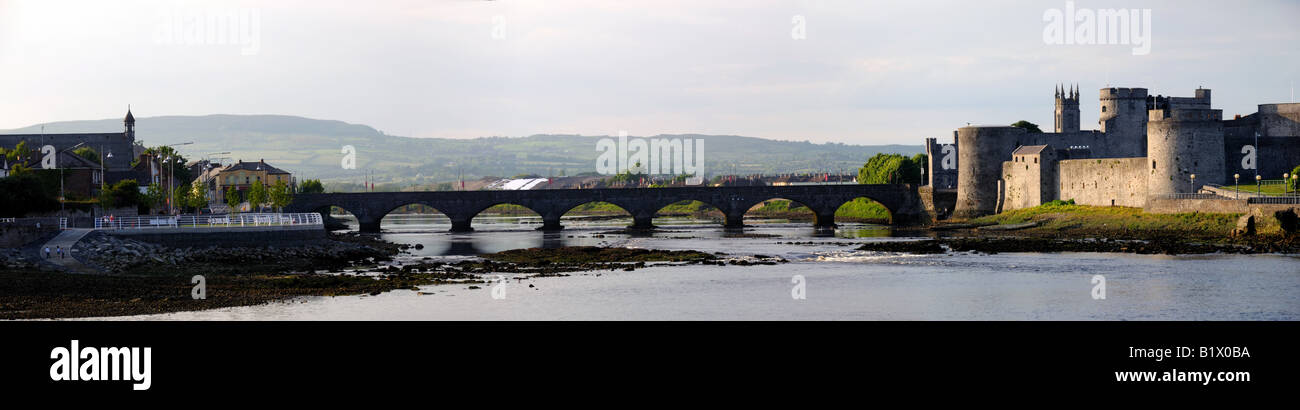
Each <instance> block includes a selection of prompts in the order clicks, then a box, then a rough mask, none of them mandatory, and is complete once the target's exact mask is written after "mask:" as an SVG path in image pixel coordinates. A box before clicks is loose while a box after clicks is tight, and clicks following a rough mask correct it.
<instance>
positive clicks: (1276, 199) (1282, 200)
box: [1246, 195, 1300, 204]
mask: <svg viewBox="0 0 1300 410" xmlns="http://www.w3.org/2000/svg"><path fill="white" fill-rule="evenodd" d="M1246 203H1248V204H1300V196H1296V195H1290V196H1258V197H1254V198H1247V199H1246Z"/></svg>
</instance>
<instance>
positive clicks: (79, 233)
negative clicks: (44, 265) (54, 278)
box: [40, 229, 99, 273]
mask: <svg viewBox="0 0 1300 410" xmlns="http://www.w3.org/2000/svg"><path fill="white" fill-rule="evenodd" d="M91 231H93V230H92V229H67V230H64V231H63V232H60V233H59V236H55V237H54V239H50V241H49V242H46V243H45V245H41V248H40V253H41V259H44V260H45V261H46V262H49V263H52V264H54V265H56V266H59V267H62V268H63V269H64V270H67V271H69V272H73V273H99V271H96V270H95V269H94V268H91V267H89V266H86V264H83V263H81V261H79V260H77V258H75V257H73V253H72V252H73V251H72V249H73V247H75V246H76V245H77V242H78V241H80V240H81V238H83V237H85V236H86V234H89V233H90V232H91ZM56 247H60V248H63V257H62V258H60V257H59V253H58V251H56V250H55V249H57V248H56ZM45 248H49V249H50V256H49V258H46V257H45Z"/></svg>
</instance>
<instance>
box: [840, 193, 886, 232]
mask: <svg viewBox="0 0 1300 410" xmlns="http://www.w3.org/2000/svg"><path fill="white" fill-rule="evenodd" d="M834 217H835V219H837V220H841V221H854V222H864V223H874V224H882V225H888V224H891V223H893V220H894V210H893V209H890V208H889V205H886V204H884V203H883V202H880V201H877V200H875V199H873V198H871V197H868V196H864V195H859V196H856V197H853V198H849V199H848V200H846V201H844V202H843V203H841V204H840V205H839V206H837V207H835V212H834Z"/></svg>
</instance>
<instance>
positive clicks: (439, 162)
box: [0, 115, 923, 186]
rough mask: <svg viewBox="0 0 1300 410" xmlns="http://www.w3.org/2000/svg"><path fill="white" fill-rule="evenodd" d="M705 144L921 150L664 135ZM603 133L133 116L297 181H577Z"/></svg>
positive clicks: (838, 162)
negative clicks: (351, 163) (349, 161)
mask: <svg viewBox="0 0 1300 410" xmlns="http://www.w3.org/2000/svg"><path fill="white" fill-rule="evenodd" d="M42 125H44V126H45V132H46V133H63V132H111V131H117V130H121V129H122V120H121V119H108V120H90V121H65V122H54V123H48V124H37V125H33V126H30V127H26V128H20V129H15V130H7V131H0V133H39V132H41V126H42ZM656 137H674V138H703V139H704V141H705V142H704V144H705V158H704V159H705V164H704V167H705V172H706V173H708V174H754V173H764V174H775V173H800V172H827V171H829V172H837V171H841V170H842V171H843V172H856V169H857V168H858V167H861V166H862V164H863V163H865V162H866V161H867V158H869V157H871V156H872V155H875V154H876V153H878V152H888V153H900V154H907V155H912V154H916V153H919V152H923V148H922V146H921V145H846V144H839V143H826V144H812V143H808V142H794V141H775V140H768V139H762V138H752V137H741V136H734V135H695V134H689V135H672V136H666V135H659V136H656ZM600 138H605V136H580V135H533V136H528V137H514V138H507V137H485V138H473V139H449V138H409V137H398V136H392V135H387V134H384V133H382V132H380V131H379V130H376V129H374V128H372V127H369V126H366V125H360V124H349V123H346V122H342V121H330V120H316V119H310V118H302V117H293V116H283V115H206V116H164V117H148V118H143V117H142V118H137V122H136V140H137V141H140V142H142V143H143V144H144V145H146V146H155V145H164V144H176V143H182V142H189V141H193V142H194V144H193V145H186V146H181V147H178V148H179V149H180V151H181V152H182V153H183V154H185V155H186V157H187V158H189V159H196V158H200V157H203V156H204V155H206V154H208V153H215V152H225V151H229V152H230V154H228V155H213V156H214V157H229V158H231V159H232V160H241V159H242V160H244V161H257V160H260V159H265V160H266V162H268V163H270V164H272V165H275V166H277V167H280V168H283V169H285V170H288V171H290V172H292V173H294V174H295V175H296V176H298V177H300V178H320V179H323V180H325V181H327V182H330V181H333V182H339V183H343V182H360V181H361V180H362V178H364V175H365V174H366V170H371V171H372V172H373V175H375V177H376V178H375V179H376V180H377V181H379V183H393V184H398V185H402V186H405V185H413V184H432V183H436V182H444V181H454V180H456V179H457V176H458V173H461V174H463V175H464V177H465V178H466V179H472V178H479V177H483V176H504V177H509V176H513V175H519V174H537V175H542V176H549V175H561V173H563V174H564V175H578V174H581V173H586V172H593V171H595V161H596V157H597V155H598V154H599V153H598V152H597V151H596V141H597V140H599V139H600ZM345 145H352V146H354V147H356V150H357V157H356V159H357V169H353V170H345V169H343V168H342V167H341V166H340V160H341V158H342V152H341V150H342V147H343V146H345Z"/></svg>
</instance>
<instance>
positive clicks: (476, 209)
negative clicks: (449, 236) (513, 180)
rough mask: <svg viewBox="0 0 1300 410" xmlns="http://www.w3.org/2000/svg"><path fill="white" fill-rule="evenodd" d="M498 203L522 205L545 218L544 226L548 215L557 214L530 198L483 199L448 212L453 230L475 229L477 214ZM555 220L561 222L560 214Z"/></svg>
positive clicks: (465, 230) (466, 230)
mask: <svg viewBox="0 0 1300 410" xmlns="http://www.w3.org/2000/svg"><path fill="white" fill-rule="evenodd" d="M498 205H513V206H518V207H522V208H523V209H526V210H528V211H529V212H532V213H533V214H535V215H536V216H540V217H542V220H543V223H542V225H543V226H542V228H546V225H547V223H546V220H547V216H548V215H552V214H556V212H555V210H553V209H550V208H549V207H545V206H538V204H536V203H533V201H529V200H519V201H483V202H480V203H477V204H473V205H471V206H469V207H467V208H465V210H464V211H461V212H453V213H448V214H447V217H449V218H451V230H452V232H468V231H473V230H474V228H473V226H472V225H471V224H472V222H473V220H474V218H475V217H477V216H479V214H482V213H483V211H487V210H488V209H491V208H492V207H495V206H498ZM555 221H556V223H557V224H558V222H559V216H558V215H556V216H555ZM542 228H539V229H542Z"/></svg>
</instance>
